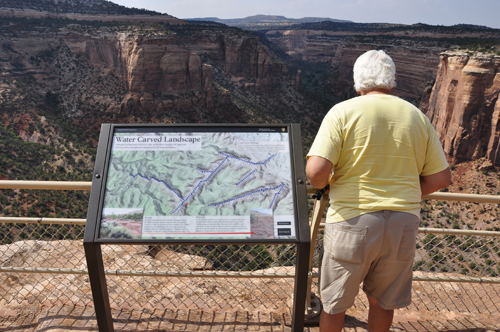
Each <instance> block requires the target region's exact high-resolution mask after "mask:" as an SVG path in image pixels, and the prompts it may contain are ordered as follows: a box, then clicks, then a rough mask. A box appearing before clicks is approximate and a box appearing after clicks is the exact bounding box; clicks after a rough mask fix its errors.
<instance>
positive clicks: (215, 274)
mask: <svg viewBox="0 0 500 332" xmlns="http://www.w3.org/2000/svg"><path fill="white" fill-rule="evenodd" d="M2 272H4V273H7V272H9V273H45V274H76V275H82V274H88V270H87V269H65V268H36V267H0V273H2ZM104 273H105V274H106V275H109V276H124V277H148V276H157V277H193V278H195V277H196V278H202V277H205V278H295V273H294V272H274V273H270V272H255V271H254V272H234V271H157V270H153V271H141V270H105V271H104ZM311 275H312V277H313V278H318V277H319V273H317V272H314V273H312V274H311ZM413 281H427V282H432V281H436V282H462V283H477V284H500V278H474V277H463V278H462V277H432V276H413Z"/></svg>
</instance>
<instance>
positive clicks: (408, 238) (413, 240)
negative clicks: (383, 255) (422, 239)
mask: <svg viewBox="0 0 500 332" xmlns="http://www.w3.org/2000/svg"><path fill="white" fill-rule="evenodd" d="M417 231H418V223H416V224H409V225H405V228H404V230H403V235H402V236H401V242H400V243H399V249H398V257H397V260H398V261H400V262H408V261H411V260H413V258H414V256H415V247H416V244H417Z"/></svg>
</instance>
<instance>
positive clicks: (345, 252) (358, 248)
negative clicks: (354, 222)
mask: <svg viewBox="0 0 500 332" xmlns="http://www.w3.org/2000/svg"><path fill="white" fill-rule="evenodd" d="M326 227H328V228H329V229H328V230H327V231H325V233H326V234H325V240H326V241H325V244H324V248H325V250H326V251H328V252H329V253H330V255H332V257H333V258H334V259H335V260H338V261H343V262H347V263H353V264H361V263H362V262H363V261H364V260H365V244H366V229H367V227H366V226H350V225H346V224H345V223H342V224H341V225H340V224H327V225H326Z"/></svg>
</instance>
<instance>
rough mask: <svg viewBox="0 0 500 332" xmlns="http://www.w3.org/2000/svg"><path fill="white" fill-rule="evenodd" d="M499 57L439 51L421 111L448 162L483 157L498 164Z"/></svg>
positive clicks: (499, 127) (499, 131) (499, 163)
mask: <svg viewBox="0 0 500 332" xmlns="http://www.w3.org/2000/svg"><path fill="white" fill-rule="evenodd" d="M499 67H500V57H499V56H493V55H475V56H469V55H468V54H465V53H443V54H441V60H440V63H439V69H438V73H437V77H436V83H435V85H434V87H433V89H432V92H431V94H430V97H429V100H428V102H427V101H424V102H423V104H422V107H421V109H422V111H424V112H425V113H426V115H427V116H428V117H429V119H430V120H431V122H432V124H433V125H434V127H435V128H436V130H437V132H438V134H439V137H440V140H441V143H442V144H443V147H444V150H445V152H446V153H447V155H448V156H449V157H450V159H451V160H452V162H460V161H465V160H476V159H479V158H481V157H486V158H487V159H489V160H490V161H491V162H492V163H493V164H495V165H500V146H499V136H500V123H499V117H500V102H499V101H498V95H499V93H500V73H499Z"/></svg>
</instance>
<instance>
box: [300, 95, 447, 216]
mask: <svg viewBox="0 0 500 332" xmlns="http://www.w3.org/2000/svg"><path fill="white" fill-rule="evenodd" d="M310 156H319V157H322V158H325V159H327V160H329V161H331V162H332V164H333V165H334V168H333V175H332V177H331V179H330V208H329V210H328V214H327V220H326V221H327V222H337V221H342V220H347V219H351V218H354V217H357V216H359V215H361V214H364V213H369V212H374V211H380V210H396V211H405V212H409V213H412V214H415V215H417V216H420V201H421V191H420V178H419V176H420V175H422V176H428V175H432V174H435V173H438V172H441V171H443V170H444V169H446V168H447V167H448V162H447V161H446V156H445V154H444V152H443V148H442V146H441V144H440V142H439V138H438V136H437V133H436V131H435V129H434V128H433V126H432V124H431V123H430V121H429V119H428V118H427V117H426V116H425V115H424V114H423V113H422V112H421V111H420V110H419V109H418V108H416V107H415V106H413V105H412V104H410V103H409V102H406V101H405V100H403V99H401V98H398V97H395V96H392V95H385V94H373V95H365V96H360V97H356V98H353V99H350V100H347V101H345V102H342V103H339V104H337V105H335V106H334V107H333V108H332V109H331V110H330V111H329V112H328V114H327V115H326V116H325V118H324V119H323V122H322V124H321V126H320V129H319V131H318V133H317V135H316V138H315V140H314V142H313V144H312V146H311V149H310V151H309V153H308V157H310Z"/></svg>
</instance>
